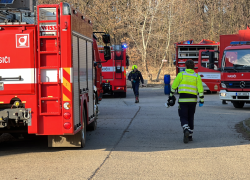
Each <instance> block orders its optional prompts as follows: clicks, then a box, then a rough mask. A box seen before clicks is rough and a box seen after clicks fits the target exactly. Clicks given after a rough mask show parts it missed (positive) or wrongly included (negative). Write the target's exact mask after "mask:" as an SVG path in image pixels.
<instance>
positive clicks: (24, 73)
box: [0, 68, 35, 84]
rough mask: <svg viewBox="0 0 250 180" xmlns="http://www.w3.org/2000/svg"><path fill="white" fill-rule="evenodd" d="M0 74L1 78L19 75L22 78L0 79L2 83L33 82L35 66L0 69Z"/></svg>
mask: <svg viewBox="0 0 250 180" xmlns="http://www.w3.org/2000/svg"><path fill="white" fill-rule="evenodd" d="M0 76H2V78H10V77H11V78H15V77H19V76H21V78H22V80H21V81H19V80H15V79H13V80H12V79H10V80H4V81H0V82H3V83H4V84H34V83H35V68H22V69H0Z"/></svg>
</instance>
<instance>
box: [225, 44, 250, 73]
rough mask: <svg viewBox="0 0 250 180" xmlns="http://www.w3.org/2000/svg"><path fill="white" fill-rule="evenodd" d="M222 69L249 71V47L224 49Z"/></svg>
mask: <svg viewBox="0 0 250 180" xmlns="http://www.w3.org/2000/svg"><path fill="white" fill-rule="evenodd" d="M222 69H223V70H235V71H250V49H238V50H237V49H235V50H227V51H224V56H223V60H222Z"/></svg>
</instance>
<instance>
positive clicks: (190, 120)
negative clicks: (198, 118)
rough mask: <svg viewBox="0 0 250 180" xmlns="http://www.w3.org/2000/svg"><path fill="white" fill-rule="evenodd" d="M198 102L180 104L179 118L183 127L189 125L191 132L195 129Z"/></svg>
mask: <svg viewBox="0 0 250 180" xmlns="http://www.w3.org/2000/svg"><path fill="white" fill-rule="evenodd" d="M196 104H197V103H196V102H185V103H184V102H182V103H179V109H178V112H179V116H180V121H181V126H183V125H184V124H188V126H189V128H190V129H191V130H193V129H194V113H195V109H196Z"/></svg>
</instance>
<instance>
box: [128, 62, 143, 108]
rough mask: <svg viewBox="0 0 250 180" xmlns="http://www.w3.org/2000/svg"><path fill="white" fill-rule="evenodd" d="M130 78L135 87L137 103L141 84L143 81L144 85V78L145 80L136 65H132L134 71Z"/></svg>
mask: <svg viewBox="0 0 250 180" xmlns="http://www.w3.org/2000/svg"><path fill="white" fill-rule="evenodd" d="M128 79H129V80H130V81H131V83H132V88H133V91H134V95H135V103H139V85H140V81H141V83H142V86H144V80H143V77H142V74H141V72H140V71H138V69H137V66H136V65H133V66H132V71H131V72H130V73H129V75H128Z"/></svg>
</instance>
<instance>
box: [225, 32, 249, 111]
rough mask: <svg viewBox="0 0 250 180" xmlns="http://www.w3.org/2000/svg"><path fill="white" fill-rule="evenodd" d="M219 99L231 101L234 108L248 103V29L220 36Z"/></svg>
mask: <svg viewBox="0 0 250 180" xmlns="http://www.w3.org/2000/svg"><path fill="white" fill-rule="evenodd" d="M220 38H221V44H222V45H223V47H224V48H223V50H224V52H223V53H222V54H221V56H222V60H221V91H220V99H221V100H223V101H231V102H232V103H233V105H234V107H235V108H243V107H244V105H245V104H246V103H247V104H248V103H250V81H249V79H250V29H249V28H247V29H246V30H240V31H239V33H238V34H233V35H222V36H221V37H220Z"/></svg>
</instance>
